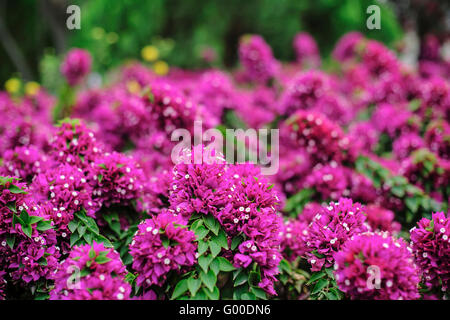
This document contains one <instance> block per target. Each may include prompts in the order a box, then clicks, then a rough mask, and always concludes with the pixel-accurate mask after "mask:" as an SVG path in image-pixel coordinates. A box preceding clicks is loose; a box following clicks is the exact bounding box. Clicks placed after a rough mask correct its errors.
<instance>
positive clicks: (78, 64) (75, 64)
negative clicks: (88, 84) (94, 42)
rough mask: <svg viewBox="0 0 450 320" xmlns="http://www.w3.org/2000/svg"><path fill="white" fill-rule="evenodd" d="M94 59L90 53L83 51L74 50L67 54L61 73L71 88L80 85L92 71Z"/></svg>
mask: <svg viewBox="0 0 450 320" xmlns="http://www.w3.org/2000/svg"><path fill="white" fill-rule="evenodd" d="M91 64H92V58H91V55H90V54H89V52H87V51H86V50H82V49H72V50H70V51H69V52H68V53H67V56H66V57H65V59H64V61H63V63H62V65H61V73H62V74H63V76H64V77H65V78H66V80H67V82H68V83H69V85H71V86H75V85H77V84H79V83H80V82H81V81H82V80H83V79H84V77H85V76H86V75H87V74H88V73H89V72H90V71H91Z"/></svg>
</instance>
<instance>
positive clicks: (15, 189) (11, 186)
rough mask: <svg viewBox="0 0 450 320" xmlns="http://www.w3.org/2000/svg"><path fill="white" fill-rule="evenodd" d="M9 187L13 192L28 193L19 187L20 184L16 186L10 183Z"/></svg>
mask: <svg viewBox="0 0 450 320" xmlns="http://www.w3.org/2000/svg"><path fill="white" fill-rule="evenodd" d="M8 189H9V191H11V193H15V194H18V193H21V194H27V192H26V191H24V190H22V189H20V188H19V187H18V186H16V185H15V184H12V185H10V186H9V188H8Z"/></svg>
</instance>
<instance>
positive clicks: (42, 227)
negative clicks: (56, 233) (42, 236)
mask: <svg viewBox="0 0 450 320" xmlns="http://www.w3.org/2000/svg"><path fill="white" fill-rule="evenodd" d="M36 229H37V230H38V231H47V230H49V229H53V226H52V222H51V221H48V220H42V221H39V222H38V223H37V225H36Z"/></svg>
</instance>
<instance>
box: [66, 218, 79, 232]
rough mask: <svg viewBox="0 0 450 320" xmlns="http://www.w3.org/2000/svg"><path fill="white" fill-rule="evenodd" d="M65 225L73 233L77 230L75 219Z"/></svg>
mask: <svg viewBox="0 0 450 320" xmlns="http://www.w3.org/2000/svg"><path fill="white" fill-rule="evenodd" d="M67 227H68V228H69V230H70V232H72V233H74V232H75V230H77V228H78V221H75V220H72V221H70V222H69V224H68V225H67Z"/></svg>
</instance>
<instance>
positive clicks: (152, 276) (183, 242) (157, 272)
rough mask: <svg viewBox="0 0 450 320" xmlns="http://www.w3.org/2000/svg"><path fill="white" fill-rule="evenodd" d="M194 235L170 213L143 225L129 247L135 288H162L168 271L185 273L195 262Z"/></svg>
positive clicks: (180, 220) (164, 213)
mask: <svg viewBox="0 0 450 320" xmlns="http://www.w3.org/2000/svg"><path fill="white" fill-rule="evenodd" d="M194 241H195V234H194V232H192V231H189V230H187V229H186V225H184V222H183V219H181V217H180V216H177V215H175V214H174V213H172V212H170V211H163V212H161V213H160V214H159V215H157V216H155V217H153V218H151V219H147V220H144V221H142V222H141V223H140V224H139V226H138V231H137V233H136V235H135V236H134V238H133V242H132V243H131V245H130V254H131V255H132V256H133V258H134V259H133V265H132V267H133V269H134V270H136V271H137V272H138V273H139V275H138V277H137V279H136V283H137V285H138V286H144V287H145V288H148V287H150V286H151V285H157V286H162V285H163V284H164V282H165V280H166V279H167V276H168V273H169V271H176V272H178V273H180V272H183V271H186V270H187V269H188V268H189V267H191V266H193V265H194V264H195V263H196V261H197V253H196V251H197V245H196V244H195V243H194Z"/></svg>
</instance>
